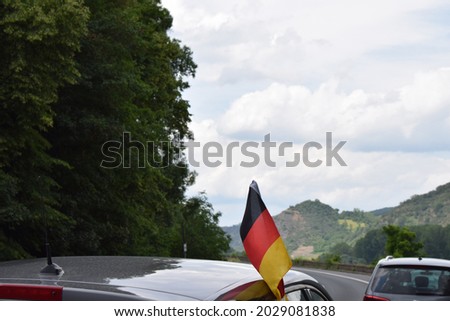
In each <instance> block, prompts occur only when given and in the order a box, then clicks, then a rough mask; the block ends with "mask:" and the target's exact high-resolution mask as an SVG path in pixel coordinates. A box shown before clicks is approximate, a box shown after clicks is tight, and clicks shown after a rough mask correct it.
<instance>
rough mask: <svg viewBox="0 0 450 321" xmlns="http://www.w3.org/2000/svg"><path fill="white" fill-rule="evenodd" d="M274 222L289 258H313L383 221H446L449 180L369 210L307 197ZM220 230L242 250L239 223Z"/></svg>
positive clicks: (449, 210)
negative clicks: (341, 208) (342, 208)
mask: <svg viewBox="0 0 450 321" xmlns="http://www.w3.org/2000/svg"><path fill="white" fill-rule="evenodd" d="M274 221H275V224H276V225H277V227H278V230H279V231H280V234H281V236H282V237H283V239H284V241H285V244H286V247H287V248H288V251H289V253H290V254H291V255H292V256H293V257H314V256H317V255H319V254H321V253H324V252H327V251H328V250H330V249H331V248H332V247H333V246H334V245H336V244H338V243H341V242H345V243H347V244H348V245H353V244H354V243H355V242H356V240H358V239H359V238H361V237H363V236H364V235H365V234H366V233H367V232H368V231H369V230H371V229H375V228H379V227H380V226H383V225H387V224H395V225H401V226H414V225H423V224H436V225H442V226H446V225H448V224H450V183H448V184H446V185H442V186H439V187H438V188H436V190H434V191H432V192H429V193H427V194H424V195H414V196H412V197H411V198H410V199H409V200H407V201H404V202H402V203H401V204H400V205H399V206H397V207H386V208H382V209H378V210H375V211H371V212H364V211H361V210H358V209H355V210H354V211H344V212H341V213H339V210H338V209H334V208H332V207H331V206H329V205H327V204H324V203H322V202H320V201H319V200H314V201H311V200H308V201H304V202H302V203H299V204H297V205H295V206H291V207H289V208H288V209H286V210H284V211H283V212H281V213H280V214H278V215H275V216H274ZM223 229H224V231H225V232H226V233H228V234H229V235H230V236H231V243H230V246H231V248H233V249H234V250H236V251H243V246H242V242H241V239H240V235H239V224H238V225H233V226H229V227H224V228H223Z"/></svg>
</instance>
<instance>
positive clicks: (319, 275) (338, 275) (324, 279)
mask: <svg viewBox="0 0 450 321" xmlns="http://www.w3.org/2000/svg"><path fill="white" fill-rule="evenodd" d="M295 270H299V271H302V272H305V273H307V274H309V275H311V276H312V277H314V278H315V279H316V280H317V281H319V283H321V284H322V285H323V286H325V288H326V289H327V290H328V292H329V293H330V295H331V297H332V298H333V300H335V301H361V300H362V299H363V297H364V292H365V291H366V287H367V283H368V282H369V279H370V275H367V274H357V273H345V272H335V271H329V270H326V271H324V270H316V269H304V268H295Z"/></svg>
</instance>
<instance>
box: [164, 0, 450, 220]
mask: <svg viewBox="0 0 450 321" xmlns="http://www.w3.org/2000/svg"><path fill="white" fill-rule="evenodd" d="M162 5H163V6H164V7H166V8H167V9H168V10H169V11H170V13H171V15H172V17H173V19H174V21H173V27H172V29H171V31H170V36H171V37H173V38H176V39H179V40H180V41H181V42H182V44H183V45H186V46H188V47H189V48H190V49H191V50H192V52H193V58H194V61H195V62H196V64H197V65H198V68H197V72H196V76H195V78H193V79H188V81H189V83H190V86H191V87H190V88H189V89H188V90H186V91H185V92H184V94H183V97H184V98H185V99H187V100H189V102H190V105H191V113H192V123H191V126H190V128H191V130H192V131H193V133H194V137H195V140H194V142H195V143H194V144H192V145H190V146H192V147H191V148H190V149H189V153H190V155H188V156H189V158H188V160H189V162H190V163H191V168H192V170H195V171H196V172H197V174H198V176H197V179H196V183H195V184H194V185H193V186H192V187H190V189H189V191H188V193H189V195H196V194H197V193H199V192H205V193H206V195H207V197H208V200H209V201H210V202H211V203H212V205H213V206H214V209H215V211H220V212H221V213H222V216H221V218H220V225H221V226H230V225H234V224H238V223H240V221H241V220H242V216H243V213H244V210H245V204H246V198H247V193H248V188H249V185H250V183H251V182H252V180H255V181H256V182H257V183H258V185H259V190H260V192H261V195H262V198H263V200H264V202H265V204H266V206H267V208H268V210H269V212H270V213H271V214H272V215H276V214H278V213H280V212H281V211H282V210H284V209H286V208H288V207H289V206H291V205H295V204H298V203H301V202H303V201H305V200H315V199H318V200H320V201H321V202H323V203H326V204H328V205H330V206H332V207H333V208H336V209H339V210H340V211H344V210H353V209H355V208H357V209H360V210H365V211H370V210H374V209H378V208H383V207H390V206H397V205H398V204H399V203H400V202H402V201H405V200H407V199H409V198H410V197H411V196H413V195H417V194H424V193H426V192H429V191H431V190H433V189H435V188H436V187H437V186H439V185H442V184H445V183H448V182H450V139H449V137H450V19H448V17H449V16H450V3H449V2H448V1H446V0H397V1H392V0H377V1H361V0H341V1H333V0H282V1H274V0H255V1H242V0H240V1H238V0H227V1H217V0H208V1H207V0H196V1H185V0H162ZM264 142H265V143H264Z"/></svg>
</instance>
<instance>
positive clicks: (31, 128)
mask: <svg viewBox="0 0 450 321" xmlns="http://www.w3.org/2000/svg"><path fill="white" fill-rule="evenodd" d="M88 15H89V12H88V10H87V9H86V8H85V7H84V6H83V5H82V2H81V1H77V0H65V1H58V2H55V1H51V0H42V1H32V2H30V1H25V0H3V1H2V2H1V3H0V42H1V44H2V45H1V46H0V61H1V63H0V83H1V86H0V195H1V196H0V243H2V242H5V243H8V244H11V245H12V249H13V250H11V251H9V253H10V254H9V255H8V257H9V258H17V257H24V256H27V255H29V254H28V253H33V254H34V255H37V254H42V251H41V250H42V248H43V242H44V240H43V234H44V233H43V229H44V228H43V227H44V225H47V226H48V228H49V229H53V231H54V233H55V234H60V235H63V234H64V232H65V231H66V228H67V226H70V224H71V223H72V221H71V220H70V218H68V217H67V216H66V215H64V214H63V213H61V212H60V211H59V208H58V203H57V202H58V199H57V196H56V194H55V191H56V190H57V188H58V185H57V183H56V182H55V180H54V179H53V178H52V176H51V173H52V171H53V170H54V168H55V167H57V166H61V165H64V163H63V162H61V161H60V160H59V159H58V158H54V157H51V156H49V155H48V149H49V147H50V144H49V142H48V141H47V140H46V138H45V137H44V135H43V133H45V132H46V131H48V130H49V129H50V128H51V127H52V126H53V120H54V115H55V113H54V110H53V109H52V106H53V104H54V103H55V102H56V101H57V99H58V95H57V94H58V89H60V88H61V87H62V86H64V85H66V84H73V83H75V82H76V80H77V79H78V76H79V73H78V70H77V68H76V62H75V59H74V56H75V54H76V52H77V51H78V50H79V48H80V39H81V38H82V37H83V36H84V35H85V34H86V30H87V29H86V24H87V20H88ZM18 239H20V242H15V241H14V240H18ZM0 247H2V245H1V244H0ZM2 252H3V253H7V252H8V251H2Z"/></svg>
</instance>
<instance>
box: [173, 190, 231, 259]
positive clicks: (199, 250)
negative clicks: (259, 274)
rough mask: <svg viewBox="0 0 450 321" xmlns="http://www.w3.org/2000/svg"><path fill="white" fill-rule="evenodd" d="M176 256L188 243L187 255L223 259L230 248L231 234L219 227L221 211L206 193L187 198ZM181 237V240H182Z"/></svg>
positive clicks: (175, 251) (175, 249)
mask: <svg viewBox="0 0 450 321" xmlns="http://www.w3.org/2000/svg"><path fill="white" fill-rule="evenodd" d="M182 215H183V221H182V222H181V226H180V230H181V231H180V233H179V238H178V241H177V242H176V245H177V246H175V247H174V253H173V255H174V256H179V255H180V254H181V253H182V247H181V245H182V244H183V243H186V244H187V257H189V258H210V259H222V258H223V257H224V256H225V254H226V252H227V251H228V250H229V248H230V247H229V243H230V236H229V235H228V234H226V233H225V232H224V231H223V230H222V229H221V228H220V227H219V225H218V224H219V218H220V216H221V213H220V212H214V208H213V207H212V205H211V203H209V202H208V201H207V198H206V195H205V194H200V195H198V196H195V197H191V198H190V199H188V200H187V202H186V206H185V208H184V211H183V214H182ZM180 238H181V240H180Z"/></svg>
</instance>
